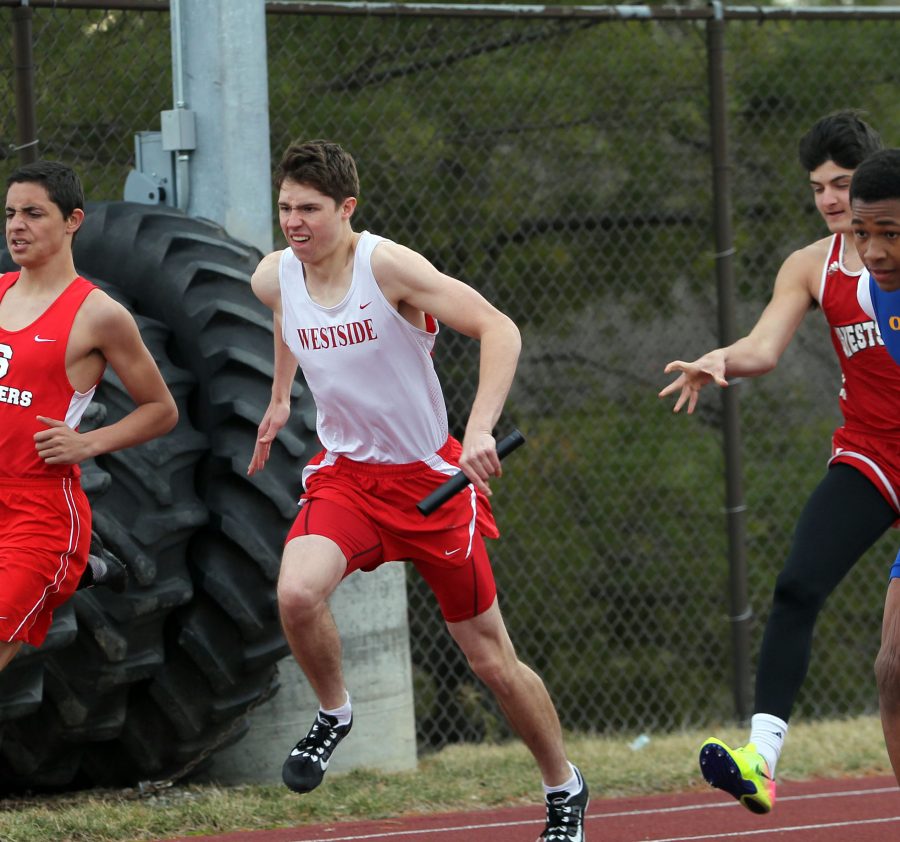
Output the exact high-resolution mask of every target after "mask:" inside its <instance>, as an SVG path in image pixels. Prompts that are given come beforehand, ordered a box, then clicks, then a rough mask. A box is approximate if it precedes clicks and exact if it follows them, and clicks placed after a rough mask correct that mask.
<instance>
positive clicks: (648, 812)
mask: <svg viewBox="0 0 900 842" xmlns="http://www.w3.org/2000/svg"><path fill="white" fill-rule="evenodd" d="M897 791H898V790H897V787H895V786H884V787H878V788H875V789H847V790H840V791H838V792H811V793H807V794H806V795H787V796H784V797H783V798H779V799H778V803H779V804H784V803H785V802H786V801H809V800H814V799H817V798H847V797H853V796H859V795H883V794H884V793H887V792H897ZM722 808H727V809H733V808H736V809H741V807H740V805H739V804H738V803H737V801H713V802H710V803H708V804H685V805H682V806H679V807H653V808H648V809H643V810H622V811H619V812H615V813H594V814H591V813H588V815H587V816H585V821H600V820H601V819H612V818H625V817H633V816H658V815H665V814H668V813H685V812H691V811H697V810H719V809H722ZM542 821H543V819H527V820H519V821H508V822H488V823H485V824H466V825H454V826H453V827H434V828H419V829H417V830H391V831H384V832H379V833H363V834H358V835H354V836H320V837H317V838H316V839H305V840H293V842H359V840H365V839H386V838H393V837H400V836H414V835H415V834H426V833H457V832H459V831H463V830H490V829H492V828H503V827H521V826H523V825H531V824H540V823H541V822H542ZM893 821H900V816H897V817H892V818H886V819H866V820H860V821H858V822H848V823H846V824H844V823H841V824H822V825H809V826H808V827H797V828H767V829H766V830H749V831H741V832H735V833H715V834H712V835H707V836H677V837H672V838H671V839H648V840H646V842H681V840H693V839H719V838H721V839H725V838H728V837H729V836H730V837H739V836H750V835H756V834H759V833H782V832H786V831H791V830H805V829H810V828H813V829H814V828H828V827H844V826H850V825H856V824H867V823H872V822H893Z"/></svg>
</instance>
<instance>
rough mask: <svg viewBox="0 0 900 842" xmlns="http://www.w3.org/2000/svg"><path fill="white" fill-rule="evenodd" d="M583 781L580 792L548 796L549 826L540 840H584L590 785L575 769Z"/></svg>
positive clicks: (572, 841)
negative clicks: (585, 815)
mask: <svg viewBox="0 0 900 842" xmlns="http://www.w3.org/2000/svg"><path fill="white" fill-rule="evenodd" d="M575 774H576V775H577V777H578V780H579V781H580V782H581V789H579V790H578V792H573V793H569V792H566V791H565V790H563V791H562V792H554V793H553V794H552V795H550V796H548V797H547V826H546V827H545V828H544V832H543V833H542V834H541V835H540V836H539V837H538V842H541V840H543V842H584V814H585V811H586V810H587V808H588V801H589V798H588V785H587V783H586V782H585V780H584V778H582V777H581V772H579V771H578V769H577V768H576V769H575Z"/></svg>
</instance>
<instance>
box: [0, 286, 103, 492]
mask: <svg viewBox="0 0 900 842" xmlns="http://www.w3.org/2000/svg"><path fill="white" fill-rule="evenodd" d="M18 280H19V273H18V272H9V273H7V274H5V275H0V299H2V298H3V296H4V295H6V292H7V290H8V289H9V288H10V287H11V286H12V285H13V284H15V283H16V281H18ZM96 288H97V287H96V286H95V285H94V284H92V283H91V282H90V281H87V280H85V279H84V278H81V277H78V278H75V280H74V281H72V283H70V284H69V285H68V286H67V287H66V288H65V289H64V290H63V291H62V292H61V293H60V295H59V296H58V297H57V298H56V300H55V301H54V302H53V303H52V304H51V305H50V306H49V307H48V308H47V309H46V310H45V311H44V312H43V313H42V314H41V315H40V316H38V318H37V319H35V320H34V321H33V322H32V323H31V324H30V325H27V326H26V327H23V328H22V329H21V330H5V329H4V328H3V327H2V326H0V454H2V457H0V476H3V477H16V478H51V477H58V476H70V477H77V476H79V474H80V471H79V469H78V466H77V465H47V464H46V463H45V462H44V460H43V459H41V457H40V456H38V453H37V450H35V447H34V434H35V433H36V432H38V430H46V429H47V427H46V425H45V424H42V423H41V422H40V421H38V420H37V416H38V415H43V416H45V417H47V418H56V419H59V420H60V421H67V423H68V424H69V426H70V427H72V428H76V427H77V426H78V422H79V421H80V420H81V416H82V414H83V413H84V410H85V408H86V407H87V404H88V403H89V402H90V398H91V396H92V394H93V390H92V391H91V392H89V393H86V394H81V393H80V392H76V391H75V389H73V388H72V384H71V383H70V382H69V377H68V375H67V374H66V347H67V346H68V344H69V333H70V332H71V330H72V322H73V321H74V320H75V314H76V313H77V312H78V308H79V307H81V305H82V303H83V302H84V299H85V298H86V297H87V296H88V294H89V293H90V292H91V291H92V290H94V289H96Z"/></svg>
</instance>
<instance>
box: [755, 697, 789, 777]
mask: <svg viewBox="0 0 900 842" xmlns="http://www.w3.org/2000/svg"><path fill="white" fill-rule="evenodd" d="M787 730H788V724H787V722H785V721H784V720H783V719H779V718H778V717H777V716H772V714H770V713H754V714H753V716H752V717H751V719H750V742H751V743H753V745H755V746H756V750H757V751H758V752H759V753H760V754H761V755H762V757H763V760H765V761H766V763H767V764H768V766H769V777H770V778H772V780H774V779H775V767H776V766H777V765H778V758H779V757H780V756H781V750H782V749H783V748H784V738H785V737H786V736H787Z"/></svg>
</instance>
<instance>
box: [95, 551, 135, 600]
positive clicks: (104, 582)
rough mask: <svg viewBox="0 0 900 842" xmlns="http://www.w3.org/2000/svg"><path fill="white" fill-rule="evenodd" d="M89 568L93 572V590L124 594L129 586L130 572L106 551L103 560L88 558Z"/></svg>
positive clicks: (96, 557) (97, 557)
mask: <svg viewBox="0 0 900 842" xmlns="http://www.w3.org/2000/svg"><path fill="white" fill-rule="evenodd" d="M88 566H89V567H90V568H91V571H92V577H93V581H92V582H91V587H92V588H109V589H110V590H111V591H112V592H113V593H124V591H125V588H126V586H127V585H128V571H127V570H126V569H125V565H124V564H122V562H121V561H119V559H117V558H116V557H115V556H114V555H113V554H112V553H110V552H109V551H104V553H103V557H102V558H101V557H99V556H95V555H91V556H88Z"/></svg>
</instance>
